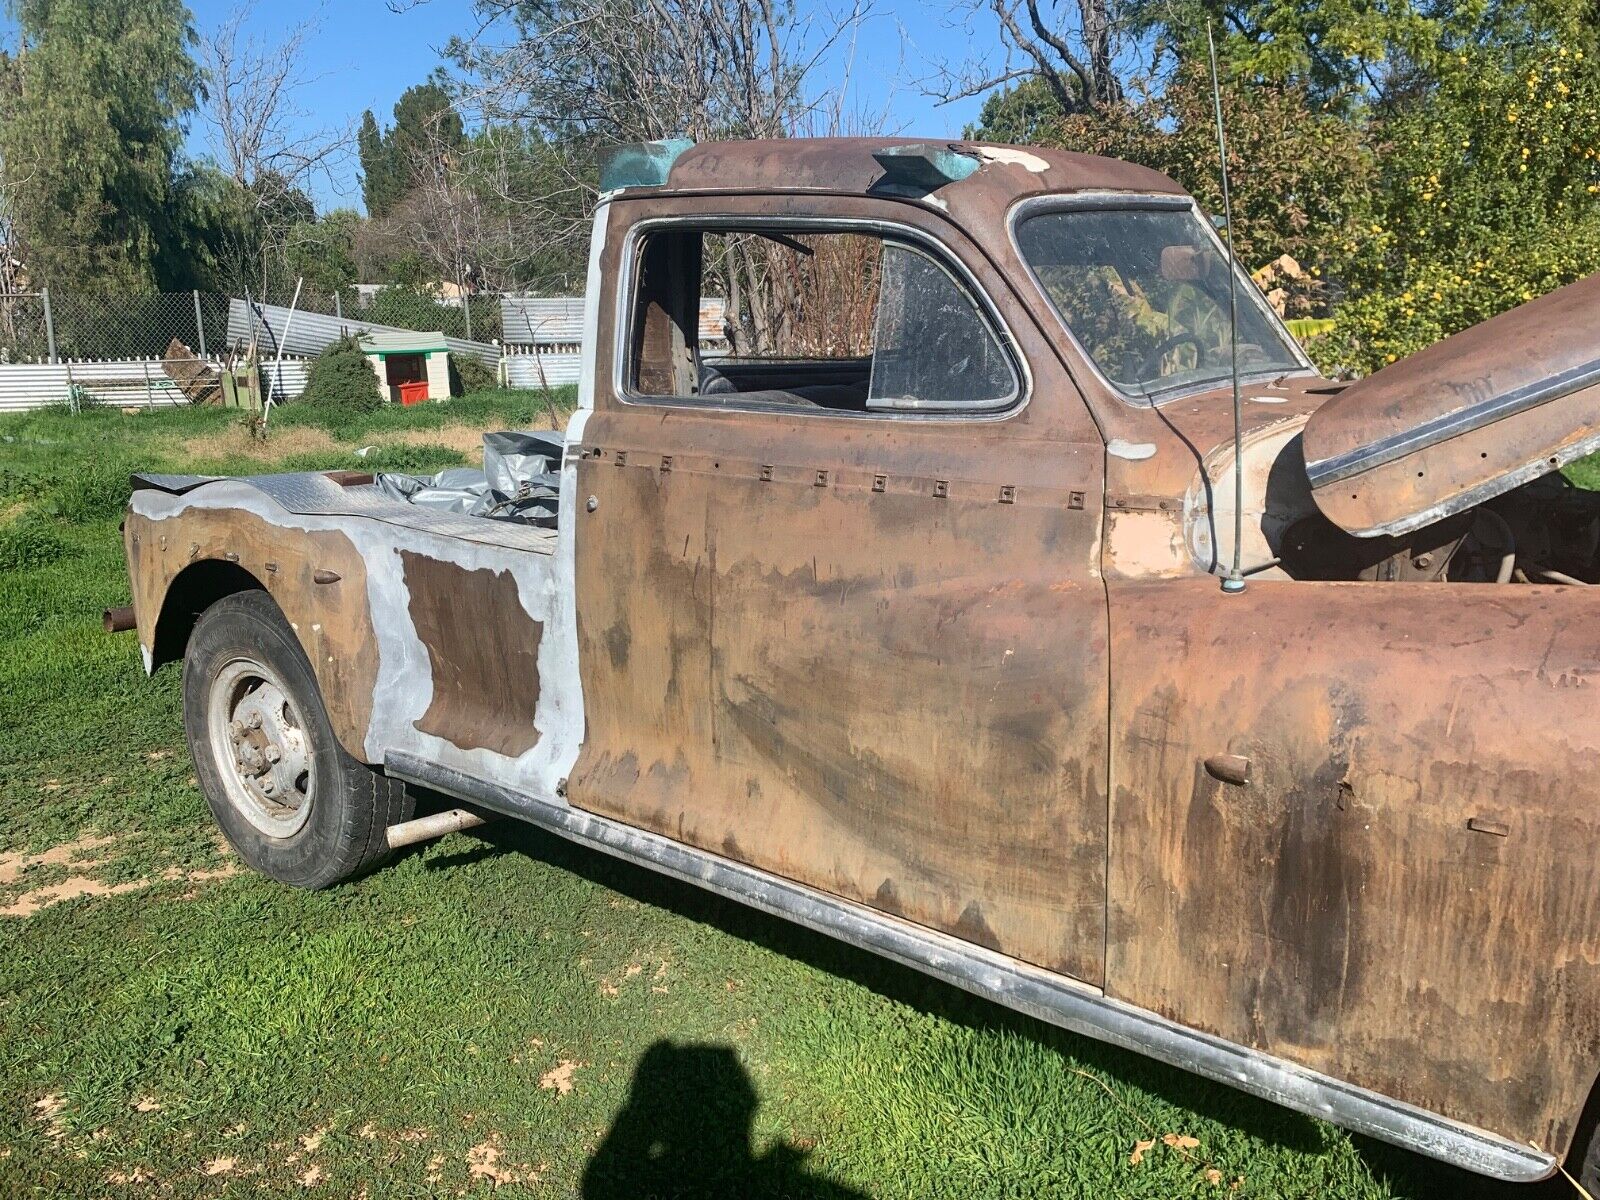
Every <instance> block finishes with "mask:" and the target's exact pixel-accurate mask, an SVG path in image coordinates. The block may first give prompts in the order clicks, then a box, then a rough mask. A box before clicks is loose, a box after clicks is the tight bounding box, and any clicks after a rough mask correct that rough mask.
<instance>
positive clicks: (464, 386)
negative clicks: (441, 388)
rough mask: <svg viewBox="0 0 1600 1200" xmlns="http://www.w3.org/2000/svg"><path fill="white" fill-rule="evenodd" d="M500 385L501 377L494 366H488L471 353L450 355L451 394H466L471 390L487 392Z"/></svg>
mask: <svg viewBox="0 0 1600 1200" xmlns="http://www.w3.org/2000/svg"><path fill="white" fill-rule="evenodd" d="M499 386H500V379H499V377H498V376H497V375H496V374H495V372H494V369H493V368H492V367H486V366H484V365H483V364H482V363H481V362H479V361H478V360H477V359H475V358H473V357H472V356H471V355H469V354H452V355H451V356H450V394H451V395H452V396H465V395H466V394H467V393H469V392H487V391H489V390H490V389H491V388H496V387H499Z"/></svg>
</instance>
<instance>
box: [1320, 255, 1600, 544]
mask: <svg viewBox="0 0 1600 1200" xmlns="http://www.w3.org/2000/svg"><path fill="white" fill-rule="evenodd" d="M1597 413H1600V275H1596V276H1590V277H1589V278H1588V279H1583V280H1580V281H1578V282H1577V283H1574V284H1569V285H1568V286H1567V287H1564V288H1561V289H1560V290H1558V291H1554V292H1551V293H1550V294H1549V295H1547V296H1541V297H1540V298H1539V299H1537V300H1534V301H1532V302H1531V303H1528V304H1524V305H1522V306H1521V307H1520V308H1514V309H1512V310H1510V311H1509V312H1505V313H1501V314H1500V315H1499V316H1497V317H1494V318H1492V319H1491V320H1488V321H1485V322H1483V323H1482V324H1481V325H1474V326H1473V327H1472V328H1471V329H1468V330H1465V331H1464V332H1462V333H1458V334H1456V335H1455V336H1454V337H1449V338H1446V339H1445V340H1444V341H1442V342H1437V343H1435V344H1434V345H1432V346H1429V347H1428V348H1427V349H1426V350H1422V351H1419V352H1418V353H1416V354H1413V355H1411V356H1410V357H1409V358H1407V359H1404V360H1403V361H1401V362H1398V363H1395V364H1394V365H1393V366H1390V367H1387V368H1385V369H1384V370H1382V371H1379V372H1378V373H1377V374H1376V375H1373V376H1371V377H1370V378H1368V379H1363V380H1361V381H1360V382H1358V383H1355V384H1352V385H1351V386H1350V388H1349V389H1348V390H1346V391H1345V393H1344V394H1343V395H1341V396H1340V397H1339V398H1338V399H1337V400H1334V401H1332V402H1330V403H1328V404H1326V405H1324V406H1322V408H1320V409H1319V410H1318V411H1317V413H1316V414H1315V416H1313V417H1312V419H1311V421H1310V423H1309V424H1308V425H1307V426H1306V465H1307V470H1308V472H1309V474H1310V477H1311V484H1312V487H1313V489H1314V490H1315V492H1316V496H1317V502H1318V503H1319V504H1321V505H1322V509H1323V511H1324V512H1326V513H1327V514H1328V516H1329V517H1330V518H1332V519H1333V520H1334V522H1335V523H1337V524H1339V525H1341V526H1343V527H1344V528H1346V529H1348V530H1350V531H1351V532H1352V533H1358V534H1374V533H1401V532H1405V531H1406V530H1408V529H1412V528H1416V527H1417V526H1419V525H1423V524H1427V523H1429V522H1431V521H1436V520H1438V519H1440V518H1441V517H1444V516H1447V515H1449V514H1450V513H1452V512H1456V511H1459V509H1461V508H1463V507H1465V506H1466V505H1468V504H1473V503H1479V502H1481V501H1483V500H1487V499H1489V498H1491V497H1492V496H1495V495H1497V494H1499V493H1500V492H1503V491H1505V490H1507V489H1509V488H1510V487H1513V486H1515V485H1516V484H1519V483H1524V482H1526V481H1527V480H1528V479H1531V478H1533V477H1534V476H1536V475H1542V474H1544V473H1546V472H1548V471H1549V470H1551V469H1552V468H1554V467H1557V466H1560V465H1561V464H1562V463H1565V462H1568V461H1570V460H1571V459H1573V458H1576V457H1578V456H1579V455H1582V454H1587V453H1589V452H1590V451H1591V450H1593V449H1595V447H1596V446H1597V445H1600V416H1597Z"/></svg>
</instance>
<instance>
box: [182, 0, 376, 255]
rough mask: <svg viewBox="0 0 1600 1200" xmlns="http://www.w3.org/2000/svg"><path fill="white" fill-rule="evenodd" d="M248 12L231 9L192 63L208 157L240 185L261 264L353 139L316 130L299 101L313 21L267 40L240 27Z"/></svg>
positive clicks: (250, 4) (311, 79)
mask: <svg viewBox="0 0 1600 1200" xmlns="http://www.w3.org/2000/svg"><path fill="white" fill-rule="evenodd" d="M254 14H255V3H254V0H246V3H244V4H242V5H240V6H239V7H238V8H236V9H234V10H233V12H232V14H231V15H230V16H229V17H228V18H227V19H226V20H224V21H223V22H222V23H221V24H220V25H219V26H217V27H216V28H215V29H214V30H212V31H210V32H208V33H206V34H203V35H202V36H201V38H200V42H199V47H198V58H199V61H200V65H201V68H202V70H203V71H204V73H205V79H206V102H205V104H204V106H203V107H202V109H201V119H202V120H203V122H204V123H205V125H206V128H207V132H208V140H209V143H210V146H211V150H212V154H213V156H214V157H215V158H216V160H217V162H218V164H219V165H220V166H221V168H222V170H223V171H224V172H225V173H226V174H227V175H228V176H229V178H231V179H232V180H233V181H234V182H235V183H236V184H238V186H239V190H240V195H241V196H242V197H243V198H244V200H245V203H246V204H247V205H248V206H249V208H250V214H249V215H250V217H251V218H252V221H253V223H254V225H255V226H256V228H257V232H258V235H259V249H260V252H261V253H262V255H263V258H265V256H267V255H271V254H273V253H281V252H282V250H283V246H284V241H285V236H286V235H287V233H288V227H289V226H290V225H292V224H293V223H294V222H295V221H296V220H297V219H298V217H299V216H301V215H303V214H302V213H300V212H299V209H300V208H301V207H303V202H301V201H300V198H301V197H302V196H303V195H304V194H305V192H306V190H307V189H308V188H309V187H310V186H311V185H312V184H313V183H314V182H315V181H316V180H318V179H319V178H321V179H326V180H328V181H330V182H331V181H333V180H335V179H336V177H337V173H338V171H339V170H340V168H341V167H342V166H343V164H344V161H345V159H346V157H347V155H348V154H349V146H350V144H351V140H352V138H351V131H350V129H349V128H348V127H335V126H327V127H322V128H317V127H316V126H315V125H314V124H312V121H313V118H314V114H313V113H312V112H311V111H310V110H309V109H308V108H306V107H305V105H304V104H303V103H302V102H301V100H300V95H301V93H303V92H304V90H305V89H306V88H307V87H308V86H309V85H311V84H313V83H315V82H316V78H317V77H316V76H313V75H310V74H308V73H307V71H306V69H305V56H306V44H307V41H308V40H309V39H310V38H312V37H314V36H315V35H316V33H317V30H318V22H317V21H316V20H312V21H302V22H298V23H295V24H293V25H291V26H288V27H287V32H286V33H285V35H284V36H283V37H282V39H281V40H279V41H277V42H268V41H266V40H264V39H262V38H260V37H258V36H256V35H253V34H251V33H250V32H249V30H248V29H247V28H246V27H247V26H248V25H249V23H250V21H251V18H252V17H253V16H254ZM262 269H263V272H264V271H265V262H263V264H262Z"/></svg>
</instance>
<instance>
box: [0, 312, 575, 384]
mask: <svg viewBox="0 0 1600 1200" xmlns="http://www.w3.org/2000/svg"><path fill="white" fill-rule="evenodd" d="M291 308H292V310H293V315H291V313H290V310H291ZM582 308H583V302H582V300H581V299H578V298H573V297H530V296H501V295H476V296H471V297H454V296H437V295H431V294H428V293H425V292H421V291H417V290H415V289H412V288H406V287H398V286H366V285H362V286H357V287H350V288H344V289H341V290H339V291H338V292H317V291H314V290H311V289H305V288H302V289H301V290H300V292H299V293H298V295H296V294H295V293H293V292H289V293H287V294H280V293H279V292H277V291H273V292H271V293H269V294H267V295H264V296H258V295H249V296H230V295H227V294H225V293H222V292H207V291H190V292H148V293H136V294H118V293H105V292H76V291H57V290H54V289H50V290H44V289H41V290H40V291H37V292H14V293H6V292H0V411H4V410H7V409H13V410H14V409H21V408H29V407H37V405H38V404H40V403H56V402H61V401H62V400H63V399H65V400H66V401H67V402H68V403H72V404H76V403H77V402H78V400H79V399H80V398H81V399H83V400H84V401H85V402H93V401H95V400H99V401H102V402H111V403H124V404H125V403H136V404H143V405H158V404H175V403H183V402H185V401H186V400H187V401H191V402H192V401H194V400H195V399H196V398H197V397H196V395H195V394H193V393H194V391H195V388H194V387H192V386H190V383H191V381H193V380H195V379H196V378H197V377H198V376H199V375H201V374H205V375H207V377H208V378H209V377H212V376H214V375H215V373H216V371H217V370H218V369H219V368H221V367H223V366H224V365H225V364H227V363H228V361H229V360H230V358H232V359H235V360H236V359H238V358H239V357H241V356H242V354H243V352H245V351H246V350H247V349H248V348H249V347H250V346H252V345H253V346H254V348H255V351H256V355H257V358H258V360H259V361H261V362H263V363H264V364H267V365H269V366H270V365H273V364H275V362H276V361H277V360H278V358H279V357H280V355H281V357H282V358H283V359H284V362H285V368H286V369H285V371H284V372H283V373H282V374H281V375H280V374H274V375H273V376H272V377H273V378H275V379H277V378H281V379H282V380H283V381H284V383H283V389H282V390H283V393H284V394H283V395H281V396H277V398H278V399H287V398H290V397H292V395H294V394H298V384H297V383H296V382H295V381H298V380H303V378H304V375H305V367H306V365H307V363H306V360H307V359H309V358H311V357H313V356H315V355H316V354H317V353H318V352H319V351H320V349H321V348H322V347H324V346H325V345H327V344H328V343H329V342H331V341H333V340H334V339H335V338H337V337H339V336H342V335H346V334H355V333H359V332H362V331H364V330H366V329H369V328H373V327H378V328H383V329H389V330H396V329H401V330H412V331H415V332H418V333H441V334H443V335H444V336H445V338H446V339H447V340H448V344H449V345H450V348H451V351H452V354H453V355H455V356H456V358H457V359H458V360H459V359H460V358H461V357H463V356H467V357H473V358H476V359H477V360H478V361H479V362H480V363H482V364H483V365H485V366H488V367H489V368H490V369H492V370H494V371H495V375H496V378H498V379H499V380H500V381H501V382H502V383H505V384H507V385H509V386H513V387H518V386H521V387H530V386H531V387H547V386H557V385H560V384H565V383H571V382H575V381H576V378H577V371H578V361H579V350H580V346H579V343H580V341H581V338H582Z"/></svg>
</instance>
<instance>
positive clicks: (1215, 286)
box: [1017, 208, 1304, 395]
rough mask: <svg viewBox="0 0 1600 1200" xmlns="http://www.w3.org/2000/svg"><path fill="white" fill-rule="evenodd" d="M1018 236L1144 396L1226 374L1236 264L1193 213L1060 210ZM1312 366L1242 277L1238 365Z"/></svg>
mask: <svg viewBox="0 0 1600 1200" xmlns="http://www.w3.org/2000/svg"><path fill="white" fill-rule="evenodd" d="M1017 244H1018V246H1019V247H1020V248H1021V250H1022V256H1023V257H1024V258H1025V259H1026V260H1027V262H1028V265H1029V266H1030V267H1032V268H1033V271H1034V274H1035V275H1037V276H1038V278H1039V282H1040V283H1041V284H1042V285H1043V287H1044V290H1045V292H1046V294H1048V295H1049V297H1050V302H1051V303H1052V304H1053V305H1055V308H1056V311H1057V312H1058V313H1059V314H1060V315H1061V319H1062V320H1063V321H1064V322H1066V325H1067V328H1068V329H1070V330H1072V334H1073V336H1074V337H1076V338H1077V339H1078V341H1079V342H1080V343H1082V345H1083V347H1084V349H1086V350H1087V351H1088V352H1089V356H1090V357H1091V358H1093V359H1094V362H1095V365H1096V366H1097V367H1099V368H1100V370H1101V371H1102V372H1103V373H1104V374H1105V375H1106V377H1107V378H1108V379H1110V380H1111V382H1112V383H1114V384H1115V385H1116V386H1117V387H1118V388H1120V389H1122V390H1123V391H1124V392H1128V393H1130V394H1134V395H1146V394H1149V393H1152V392H1164V391H1170V390H1172V389H1174V388H1193V387H1196V386H1201V385H1205V384H1209V383H1213V382H1216V381H1217V380H1223V379H1227V378H1228V377H1229V375H1230V373H1231V371H1232V362H1231V356H1230V354H1229V349H1228V262H1227V259H1226V258H1225V257H1224V255H1223V254H1222V253H1221V251H1220V250H1218V248H1217V244H1216V241H1215V239H1213V238H1212V237H1211V235H1210V233H1209V231H1208V230H1207V229H1206V227H1205V226H1204V225H1203V224H1202V223H1201V221H1200V218H1199V217H1198V216H1197V215H1196V214H1195V212H1194V211H1193V210H1192V209H1189V208H1182V209H1137V208H1120V209H1058V210H1056V211H1053V212H1043V213H1040V214H1038V215H1037V216H1032V217H1028V218H1027V219H1026V220H1024V221H1023V222H1022V224H1021V225H1020V226H1019V227H1018V229H1017ZM1303 366H1304V363H1303V362H1302V361H1301V360H1300V358H1299V356H1298V355H1297V354H1296V353H1295V351H1294V348H1293V346H1292V344H1291V343H1290V342H1289V341H1288V339H1287V337H1286V335H1285V334H1284V333H1283V331H1282V329H1281V327H1280V326H1279V325H1278V323H1277V322H1275V321H1273V320H1271V319H1270V318H1269V317H1268V316H1267V313H1266V311H1265V308H1264V306H1263V305H1262V303H1261V298H1260V293H1259V292H1258V291H1257V290H1256V287H1255V285H1254V284H1253V283H1251V282H1250V281H1249V280H1248V279H1245V278H1243V277H1242V276H1241V278H1240V280H1239V370H1240V372H1241V373H1245V374H1256V373H1260V372H1268V371H1297V370H1300V369H1301V368H1302V367H1303Z"/></svg>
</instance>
